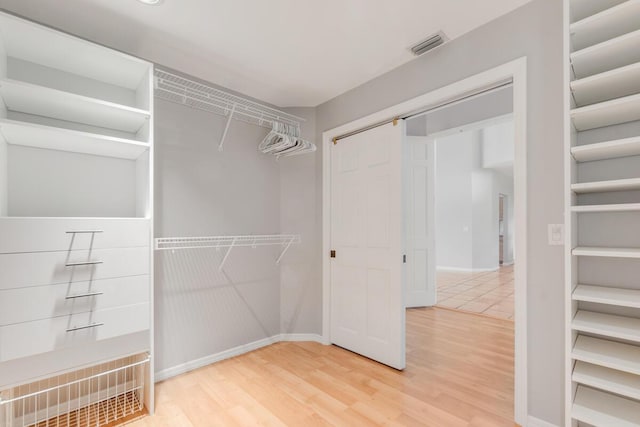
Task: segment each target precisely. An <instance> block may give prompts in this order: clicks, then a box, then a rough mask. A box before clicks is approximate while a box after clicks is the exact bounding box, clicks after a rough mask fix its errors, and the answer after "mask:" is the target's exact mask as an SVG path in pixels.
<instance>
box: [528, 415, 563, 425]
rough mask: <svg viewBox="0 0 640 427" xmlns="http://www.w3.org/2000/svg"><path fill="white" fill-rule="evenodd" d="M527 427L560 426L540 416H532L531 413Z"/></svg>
mask: <svg viewBox="0 0 640 427" xmlns="http://www.w3.org/2000/svg"><path fill="white" fill-rule="evenodd" d="M526 427H559V426H557V425H555V424H551V423H549V422H547V421H544V420H541V419H540V418H536V417H532V416H531V415H529V418H528V419H527V426H526Z"/></svg>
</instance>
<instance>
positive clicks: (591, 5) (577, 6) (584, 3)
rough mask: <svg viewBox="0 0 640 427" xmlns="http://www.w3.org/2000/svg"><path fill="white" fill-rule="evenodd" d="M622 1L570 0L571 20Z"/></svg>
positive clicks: (582, 17) (593, 13) (587, 15)
mask: <svg viewBox="0 0 640 427" xmlns="http://www.w3.org/2000/svg"><path fill="white" fill-rule="evenodd" d="M624 2H625V0H571V1H570V5H571V22H578V21H580V20H581V19H584V18H587V17H589V16H591V15H595V14H596V13H599V12H602V11H603V10H606V9H609V8H611V7H614V6H616V5H618V4H620V3H624Z"/></svg>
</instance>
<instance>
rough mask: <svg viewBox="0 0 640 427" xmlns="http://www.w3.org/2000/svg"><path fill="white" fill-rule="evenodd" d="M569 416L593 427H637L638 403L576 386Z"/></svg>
mask: <svg viewBox="0 0 640 427" xmlns="http://www.w3.org/2000/svg"><path fill="white" fill-rule="evenodd" d="M571 416H572V417H573V418H574V419H576V420H578V421H581V422H583V423H587V424H589V425H592V426H594V427H613V426H615V427H638V426H640V402H637V401H634V400H630V399H626V398H623V397H619V396H616V395H613V394H610V393H606V392H602V391H598V390H594V389H592V388H588V387H583V386H578V389H577V390H576V398H575V400H574V402H573V408H572V410H571Z"/></svg>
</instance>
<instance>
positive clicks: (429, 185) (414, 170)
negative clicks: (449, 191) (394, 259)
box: [404, 136, 436, 307]
mask: <svg viewBox="0 0 640 427" xmlns="http://www.w3.org/2000/svg"><path fill="white" fill-rule="evenodd" d="M435 167H436V162H435V141H434V140H433V139H431V138H428V137H417V136H408V137H407V138H406V142H405V149H404V178H405V184H404V189H405V195H404V197H405V203H404V206H405V208H404V233H405V234H404V236H405V251H406V257H407V258H406V264H405V292H406V297H405V302H406V306H407V307H426V306H432V305H435V304H436V268H435V264H436V262H435V256H436V239H435V228H436V226H435V224H436V222H435V178H436V174H435Z"/></svg>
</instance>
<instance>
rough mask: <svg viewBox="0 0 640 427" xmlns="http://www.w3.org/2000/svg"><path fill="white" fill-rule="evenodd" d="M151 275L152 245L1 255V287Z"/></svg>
mask: <svg viewBox="0 0 640 427" xmlns="http://www.w3.org/2000/svg"><path fill="white" fill-rule="evenodd" d="M143 274H149V248H148V247H139V248H118V249H98V250H93V251H70V252H66V251H62V252H34V253H19V254H0V289H16V288H22V287H27V286H41V285H53V284H56V283H74V282H84V281H91V280H99V279H110V278H116V277H126V276H139V275H143Z"/></svg>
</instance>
